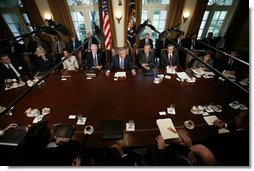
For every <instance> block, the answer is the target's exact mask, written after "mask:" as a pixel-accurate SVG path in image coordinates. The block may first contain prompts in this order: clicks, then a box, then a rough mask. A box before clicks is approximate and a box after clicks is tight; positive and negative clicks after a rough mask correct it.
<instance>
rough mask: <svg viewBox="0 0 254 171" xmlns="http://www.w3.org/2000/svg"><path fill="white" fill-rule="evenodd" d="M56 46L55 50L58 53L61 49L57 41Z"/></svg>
mask: <svg viewBox="0 0 254 171" xmlns="http://www.w3.org/2000/svg"><path fill="white" fill-rule="evenodd" d="M56 48H57V52H58V53H61V51H60V46H59V41H57V44H56Z"/></svg>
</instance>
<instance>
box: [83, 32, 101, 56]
mask: <svg viewBox="0 0 254 171" xmlns="http://www.w3.org/2000/svg"><path fill="white" fill-rule="evenodd" d="M92 44H96V45H97V46H98V44H99V42H98V40H97V39H96V38H95V37H94V36H92V33H90V32H88V33H87V38H86V39H85V40H84V45H83V46H84V48H83V49H84V51H85V52H90V51H91V45H92Z"/></svg>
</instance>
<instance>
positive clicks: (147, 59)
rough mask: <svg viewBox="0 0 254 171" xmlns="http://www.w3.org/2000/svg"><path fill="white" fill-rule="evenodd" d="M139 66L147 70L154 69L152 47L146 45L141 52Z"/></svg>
mask: <svg viewBox="0 0 254 171" xmlns="http://www.w3.org/2000/svg"><path fill="white" fill-rule="evenodd" d="M138 64H139V66H141V67H142V68H144V69H146V70H150V69H151V68H154V66H155V65H154V52H151V45H149V44H146V45H145V46H144V50H142V51H139V53H138Z"/></svg>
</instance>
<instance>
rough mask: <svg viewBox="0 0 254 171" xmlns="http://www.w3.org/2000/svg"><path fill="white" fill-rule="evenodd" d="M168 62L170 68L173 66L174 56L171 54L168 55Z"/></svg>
mask: <svg viewBox="0 0 254 171" xmlns="http://www.w3.org/2000/svg"><path fill="white" fill-rule="evenodd" d="M168 61H169V64H170V66H173V62H172V55H171V54H169V55H168Z"/></svg>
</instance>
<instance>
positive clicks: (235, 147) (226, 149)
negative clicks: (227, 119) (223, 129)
mask: <svg viewBox="0 0 254 171" xmlns="http://www.w3.org/2000/svg"><path fill="white" fill-rule="evenodd" d="M227 124H228V127H227V129H229V130H230V133H224V134H218V127H216V126H213V125H212V126H209V129H208V131H209V132H208V144H209V148H210V149H211V150H212V152H213V153H214V155H215V157H216V159H217V160H218V161H219V162H220V163H221V164H222V165H223V166H248V165H249V164H250V162H249V161H250V160H249V150H250V142H249V137H250V134H249V130H248V129H236V127H235V124H234V122H231V123H227Z"/></svg>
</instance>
